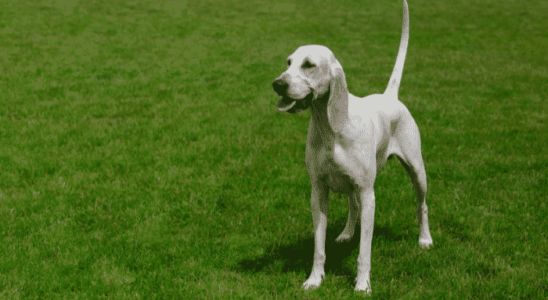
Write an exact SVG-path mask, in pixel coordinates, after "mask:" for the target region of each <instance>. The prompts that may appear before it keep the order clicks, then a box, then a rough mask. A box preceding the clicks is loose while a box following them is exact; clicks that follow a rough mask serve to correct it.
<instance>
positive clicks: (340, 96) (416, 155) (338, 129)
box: [272, 0, 433, 293]
mask: <svg viewBox="0 0 548 300" xmlns="http://www.w3.org/2000/svg"><path fill="white" fill-rule="evenodd" d="M408 40H409V12H408V8H407V2H406V1H405V0H404V1H403V25H402V37H401V43H400V49H399V52H398V57H397V59H396V65H395V67H394V71H393V72H392V76H391V77H390V81H389V85H388V87H387V89H386V91H385V92H384V94H382V95H380V94H375V95H370V96H367V97H365V98H359V97H356V96H354V95H352V94H350V93H349V92H348V89H347V86H346V79H345V76H344V72H343V69H342V67H341V65H340V64H339V62H338V61H337V59H336V58H335V56H334V55H333V53H332V52H331V51H330V50H329V49H328V48H326V47H324V46H318V45H309V46H302V47H299V48H298V49H297V50H296V51H295V52H294V53H293V54H291V55H290V56H289V57H288V59H287V70H286V71H285V72H283V73H282V75H280V77H278V78H277V79H276V80H275V81H274V82H273V84H272V86H273V88H274V90H275V91H276V93H277V94H278V95H279V96H280V101H279V102H278V110H279V111H281V112H288V113H297V112H300V111H302V110H304V109H307V108H310V110H311V116H310V123H309V125H308V137H307V140H306V167H307V170H308V175H309V177H310V184H311V186H312V193H311V199H310V202H311V212H312V220H313V223H314V243H315V250H314V265H313V267H312V273H311V274H310V277H309V278H308V280H307V281H306V282H305V283H304V285H303V287H304V288H305V289H309V288H316V287H318V286H319V285H320V283H321V281H322V278H323V277H324V276H325V273H324V263H325V232H326V226H327V213H328V208H329V201H328V193H329V190H330V189H331V190H332V191H334V192H335V193H344V194H346V195H348V205H349V207H350V211H349V213H348V221H347V223H346V227H345V228H344V230H343V232H342V233H341V234H340V235H339V237H338V238H337V240H336V241H337V242H344V241H348V240H350V239H351V238H352V236H353V235H354V228H355V226H356V221H357V219H358V217H359V216H360V214H361V237H360V254H359V256H358V277H357V278H356V291H365V292H366V293H370V291H371V283H370V279H369V274H370V270H371V239H372V237H373V223H374V216H375V193H374V191H373V185H374V184H375V177H376V176H377V174H378V172H379V171H380V170H381V169H382V167H383V166H384V164H385V163H386V160H387V159H388V157H389V156H391V155H396V157H397V158H398V159H399V161H400V162H401V163H402V165H403V166H404V168H405V170H406V171H407V173H408V174H409V176H410V177H411V181H412V182H413V185H414V187H415V191H416V194H417V201H418V203H417V217H418V221H419V228H420V235H419V245H420V246H422V247H430V246H431V245H433V242H432V237H431V236H430V229H429V227H428V208H427V206H426V172H425V170H424V163H423V160H422V154H421V142H420V134H419V129H418V127H417V124H416V123H415V121H414V120H413V117H412V116H411V114H410V113H409V110H407V108H406V107H405V106H404V105H403V104H402V103H401V102H400V101H399V100H398V89H399V85H400V81H401V76H402V70H403V64H404V62H405V55H406V53H407V43H408Z"/></svg>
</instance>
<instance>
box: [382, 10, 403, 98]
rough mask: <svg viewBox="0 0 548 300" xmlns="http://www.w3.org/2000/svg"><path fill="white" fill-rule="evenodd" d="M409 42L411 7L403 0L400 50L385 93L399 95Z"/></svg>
mask: <svg viewBox="0 0 548 300" xmlns="http://www.w3.org/2000/svg"><path fill="white" fill-rule="evenodd" d="M408 43H409V9H408V8H407V1H405V0H403V20H402V25H401V41H400V50H399V51H398V57H397V58H396V65H394V70H393V71H392V76H390V81H388V87H387V88H386V91H384V94H385V95H394V96H396V97H397V96H398V90H399V88H400V82H401V75H402V73H403V64H404V63H405V55H406V54H407V44H408Z"/></svg>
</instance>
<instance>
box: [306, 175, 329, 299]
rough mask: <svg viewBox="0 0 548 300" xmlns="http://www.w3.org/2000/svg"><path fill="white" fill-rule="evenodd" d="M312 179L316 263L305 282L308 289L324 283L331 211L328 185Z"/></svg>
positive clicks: (311, 208)
mask: <svg viewBox="0 0 548 300" xmlns="http://www.w3.org/2000/svg"><path fill="white" fill-rule="evenodd" d="M311 181H312V182H311V185H312V193H311V196H310V210H311V212H312V222H313V224H314V265H313V267H312V273H311V274H310V277H308V280H307V281H306V282H305V283H304V284H303V287H304V289H306V290H307V289H309V288H317V287H319V286H320V284H321V283H322V278H323V277H325V272H324V264H325V232H326V228H327V214H328V211H329V200H328V196H329V189H328V187H327V185H326V184H325V183H324V182H322V181H320V180H311Z"/></svg>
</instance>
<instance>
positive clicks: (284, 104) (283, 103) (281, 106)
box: [278, 97, 297, 112]
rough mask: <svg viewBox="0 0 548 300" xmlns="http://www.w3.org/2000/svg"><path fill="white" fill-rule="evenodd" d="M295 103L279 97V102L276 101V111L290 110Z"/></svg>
mask: <svg viewBox="0 0 548 300" xmlns="http://www.w3.org/2000/svg"><path fill="white" fill-rule="evenodd" d="M296 102H297V101H295V100H293V99H290V98H286V97H280V101H278V110H279V111H281V112H285V111H288V110H290V109H291V108H292V107H293V106H294V105H295V103H296Z"/></svg>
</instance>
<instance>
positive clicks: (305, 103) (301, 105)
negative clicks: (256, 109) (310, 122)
mask: <svg viewBox="0 0 548 300" xmlns="http://www.w3.org/2000/svg"><path fill="white" fill-rule="evenodd" d="M312 97H313V95H312V93H310V94H308V95H307V96H306V97H304V98H302V99H298V100H295V99H291V98H289V97H284V96H280V101H278V110H279V111H280V112H287V113H290V114H296V113H298V112H300V111H302V110H305V109H307V108H308V107H310V104H311V103H312Z"/></svg>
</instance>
